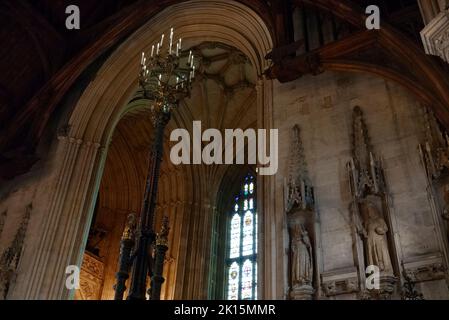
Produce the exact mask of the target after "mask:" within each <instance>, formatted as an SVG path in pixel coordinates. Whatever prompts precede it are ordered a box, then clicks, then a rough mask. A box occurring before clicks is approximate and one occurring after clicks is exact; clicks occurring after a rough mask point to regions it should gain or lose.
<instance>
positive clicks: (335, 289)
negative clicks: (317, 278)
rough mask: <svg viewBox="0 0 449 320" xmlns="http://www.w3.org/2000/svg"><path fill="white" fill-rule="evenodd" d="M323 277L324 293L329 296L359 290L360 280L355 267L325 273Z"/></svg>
mask: <svg viewBox="0 0 449 320" xmlns="http://www.w3.org/2000/svg"><path fill="white" fill-rule="evenodd" d="M321 279H322V289H323V293H324V294H325V295H326V296H327V297H333V296H338V295H342V294H350V293H357V292H358V291H359V280H358V277H357V271H356V270H355V269H351V270H337V271H333V272H327V273H323V274H322V275H321Z"/></svg>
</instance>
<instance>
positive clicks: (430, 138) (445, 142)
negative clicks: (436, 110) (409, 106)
mask: <svg viewBox="0 0 449 320" xmlns="http://www.w3.org/2000/svg"><path fill="white" fill-rule="evenodd" d="M424 122H425V124H424V125H425V141H424V142H423V143H422V144H421V145H420V146H419V151H420V155H421V159H422V162H423V165H424V167H425V169H426V173H427V176H428V177H429V178H430V179H438V178H440V177H441V176H442V175H443V174H444V173H445V171H447V170H448V169H449V136H448V134H447V132H446V131H444V130H443V129H442V127H441V125H440V124H439V123H438V121H437V119H436V118H435V116H434V114H433V113H432V112H431V111H430V110H429V109H428V108H425V109H424Z"/></svg>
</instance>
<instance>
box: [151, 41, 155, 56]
mask: <svg viewBox="0 0 449 320" xmlns="http://www.w3.org/2000/svg"><path fill="white" fill-rule="evenodd" d="M153 54H154V44H153V45H152V46H151V58H153Z"/></svg>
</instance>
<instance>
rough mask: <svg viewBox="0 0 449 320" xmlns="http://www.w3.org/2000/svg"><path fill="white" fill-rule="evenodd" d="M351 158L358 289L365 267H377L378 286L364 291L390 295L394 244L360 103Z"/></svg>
mask: <svg viewBox="0 0 449 320" xmlns="http://www.w3.org/2000/svg"><path fill="white" fill-rule="evenodd" d="M352 129H353V133H352V158H351V160H350V161H349V163H348V166H347V167H348V173H349V182H350V191H351V195H352V202H351V206H350V209H351V217H352V230H353V240H354V243H355V245H354V248H355V255H356V257H357V264H358V268H359V282H360V290H361V291H362V292H364V291H365V290H366V288H365V281H366V277H365V268H366V267H367V266H370V265H371V266H375V267H378V268H379V271H380V282H381V283H380V286H381V287H380V290H376V291H372V292H366V293H365V292H364V294H365V295H368V296H370V297H371V298H390V297H391V294H392V293H393V291H394V286H395V284H396V282H397V279H396V277H395V276H394V275H395V274H397V272H396V271H397V270H396V269H397V268H396V269H395V266H394V264H393V260H392V258H393V257H394V256H395V250H394V248H395V245H394V241H393V237H392V233H391V223H390V219H389V212H388V208H389V205H388V195H387V187H386V183H385V179H384V174H383V168H382V161H381V160H380V159H379V158H377V157H376V156H375V154H374V152H373V150H372V147H371V144H370V141H369V135H368V130H367V127H366V124H365V121H364V118H363V112H362V110H361V109H360V107H355V108H354V110H353V128H352Z"/></svg>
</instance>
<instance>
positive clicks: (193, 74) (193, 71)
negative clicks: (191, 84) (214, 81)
mask: <svg viewBox="0 0 449 320" xmlns="http://www.w3.org/2000/svg"><path fill="white" fill-rule="evenodd" d="M192 78H195V66H193V70H192Z"/></svg>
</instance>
